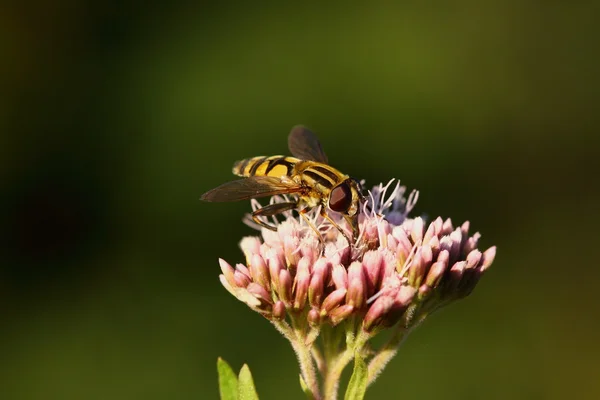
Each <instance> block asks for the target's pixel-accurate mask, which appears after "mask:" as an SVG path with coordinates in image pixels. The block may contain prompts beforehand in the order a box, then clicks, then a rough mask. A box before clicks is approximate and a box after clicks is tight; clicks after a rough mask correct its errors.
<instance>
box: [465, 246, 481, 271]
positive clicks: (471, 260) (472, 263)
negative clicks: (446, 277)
mask: <svg viewBox="0 0 600 400" xmlns="http://www.w3.org/2000/svg"><path fill="white" fill-rule="evenodd" d="M480 260H481V252H480V251H479V250H477V249H475V250H473V251H472V252H470V253H469V254H468V255H467V265H466V267H465V268H467V269H471V268H475V267H476V266H477V265H478V264H479V261H480Z"/></svg>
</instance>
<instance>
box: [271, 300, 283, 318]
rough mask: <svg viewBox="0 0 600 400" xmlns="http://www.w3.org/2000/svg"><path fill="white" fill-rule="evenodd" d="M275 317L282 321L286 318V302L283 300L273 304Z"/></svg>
mask: <svg viewBox="0 0 600 400" xmlns="http://www.w3.org/2000/svg"><path fill="white" fill-rule="evenodd" d="M273 318H274V319H276V320H280V321H281V320H283V319H284V318H285V304H283V302H282V301H281V300H278V301H276V302H275V304H273Z"/></svg>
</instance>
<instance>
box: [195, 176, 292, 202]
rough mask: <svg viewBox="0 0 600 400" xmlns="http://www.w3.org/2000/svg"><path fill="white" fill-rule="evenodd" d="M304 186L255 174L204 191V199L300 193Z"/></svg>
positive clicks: (219, 199)
mask: <svg viewBox="0 0 600 400" xmlns="http://www.w3.org/2000/svg"><path fill="white" fill-rule="evenodd" d="M302 190H303V187H302V186H300V185H298V184H296V183H294V182H292V181H285V180H282V179H281V178H275V177H272V176H253V177H250V178H244V179H238V180H235V181H231V182H227V183H224V184H222V185H221V186H218V187H216V188H214V189H212V190H209V191H208V192H206V193H204V194H203V195H202V196H201V197H200V200H204V201H238V200H246V199H253V198H258V197H267V196H275V195H277V194H290V193H298V192H300V191H302Z"/></svg>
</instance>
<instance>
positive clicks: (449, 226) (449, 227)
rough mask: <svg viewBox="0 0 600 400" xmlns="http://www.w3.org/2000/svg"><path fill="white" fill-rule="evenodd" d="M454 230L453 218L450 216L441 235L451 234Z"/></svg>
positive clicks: (443, 225)
mask: <svg viewBox="0 0 600 400" xmlns="http://www.w3.org/2000/svg"><path fill="white" fill-rule="evenodd" d="M453 230H454V227H453V226H452V220H451V219H450V218H448V219H447V220H445V221H444V223H443V224H442V230H441V231H440V235H441V236H446V235H449V234H450V233H451V232H452V231H453Z"/></svg>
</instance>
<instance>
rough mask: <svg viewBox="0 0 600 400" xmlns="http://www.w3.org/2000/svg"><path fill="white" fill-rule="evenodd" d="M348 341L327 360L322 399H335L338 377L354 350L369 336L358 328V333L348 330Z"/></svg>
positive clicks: (352, 357)
mask: <svg viewBox="0 0 600 400" xmlns="http://www.w3.org/2000/svg"><path fill="white" fill-rule="evenodd" d="M346 337H347V338H348V339H349V342H347V343H346V349H345V350H344V351H343V352H341V353H339V354H338V355H337V356H335V357H333V358H332V359H331V360H328V368H327V374H326V375H325V377H324V383H323V393H324V397H323V398H324V400H336V399H337V393H338V388H339V384H340V379H341V376H342V372H343V371H344V368H346V366H347V365H348V363H350V361H352V359H354V355H355V354H356V351H358V350H360V349H361V348H362V347H363V346H364V345H365V343H366V342H367V341H368V340H369V338H370V337H371V335H370V334H368V333H367V332H364V331H363V330H362V329H359V333H358V334H357V335H356V336H354V333H353V332H352V334H350V332H348V334H347V336H346Z"/></svg>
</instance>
